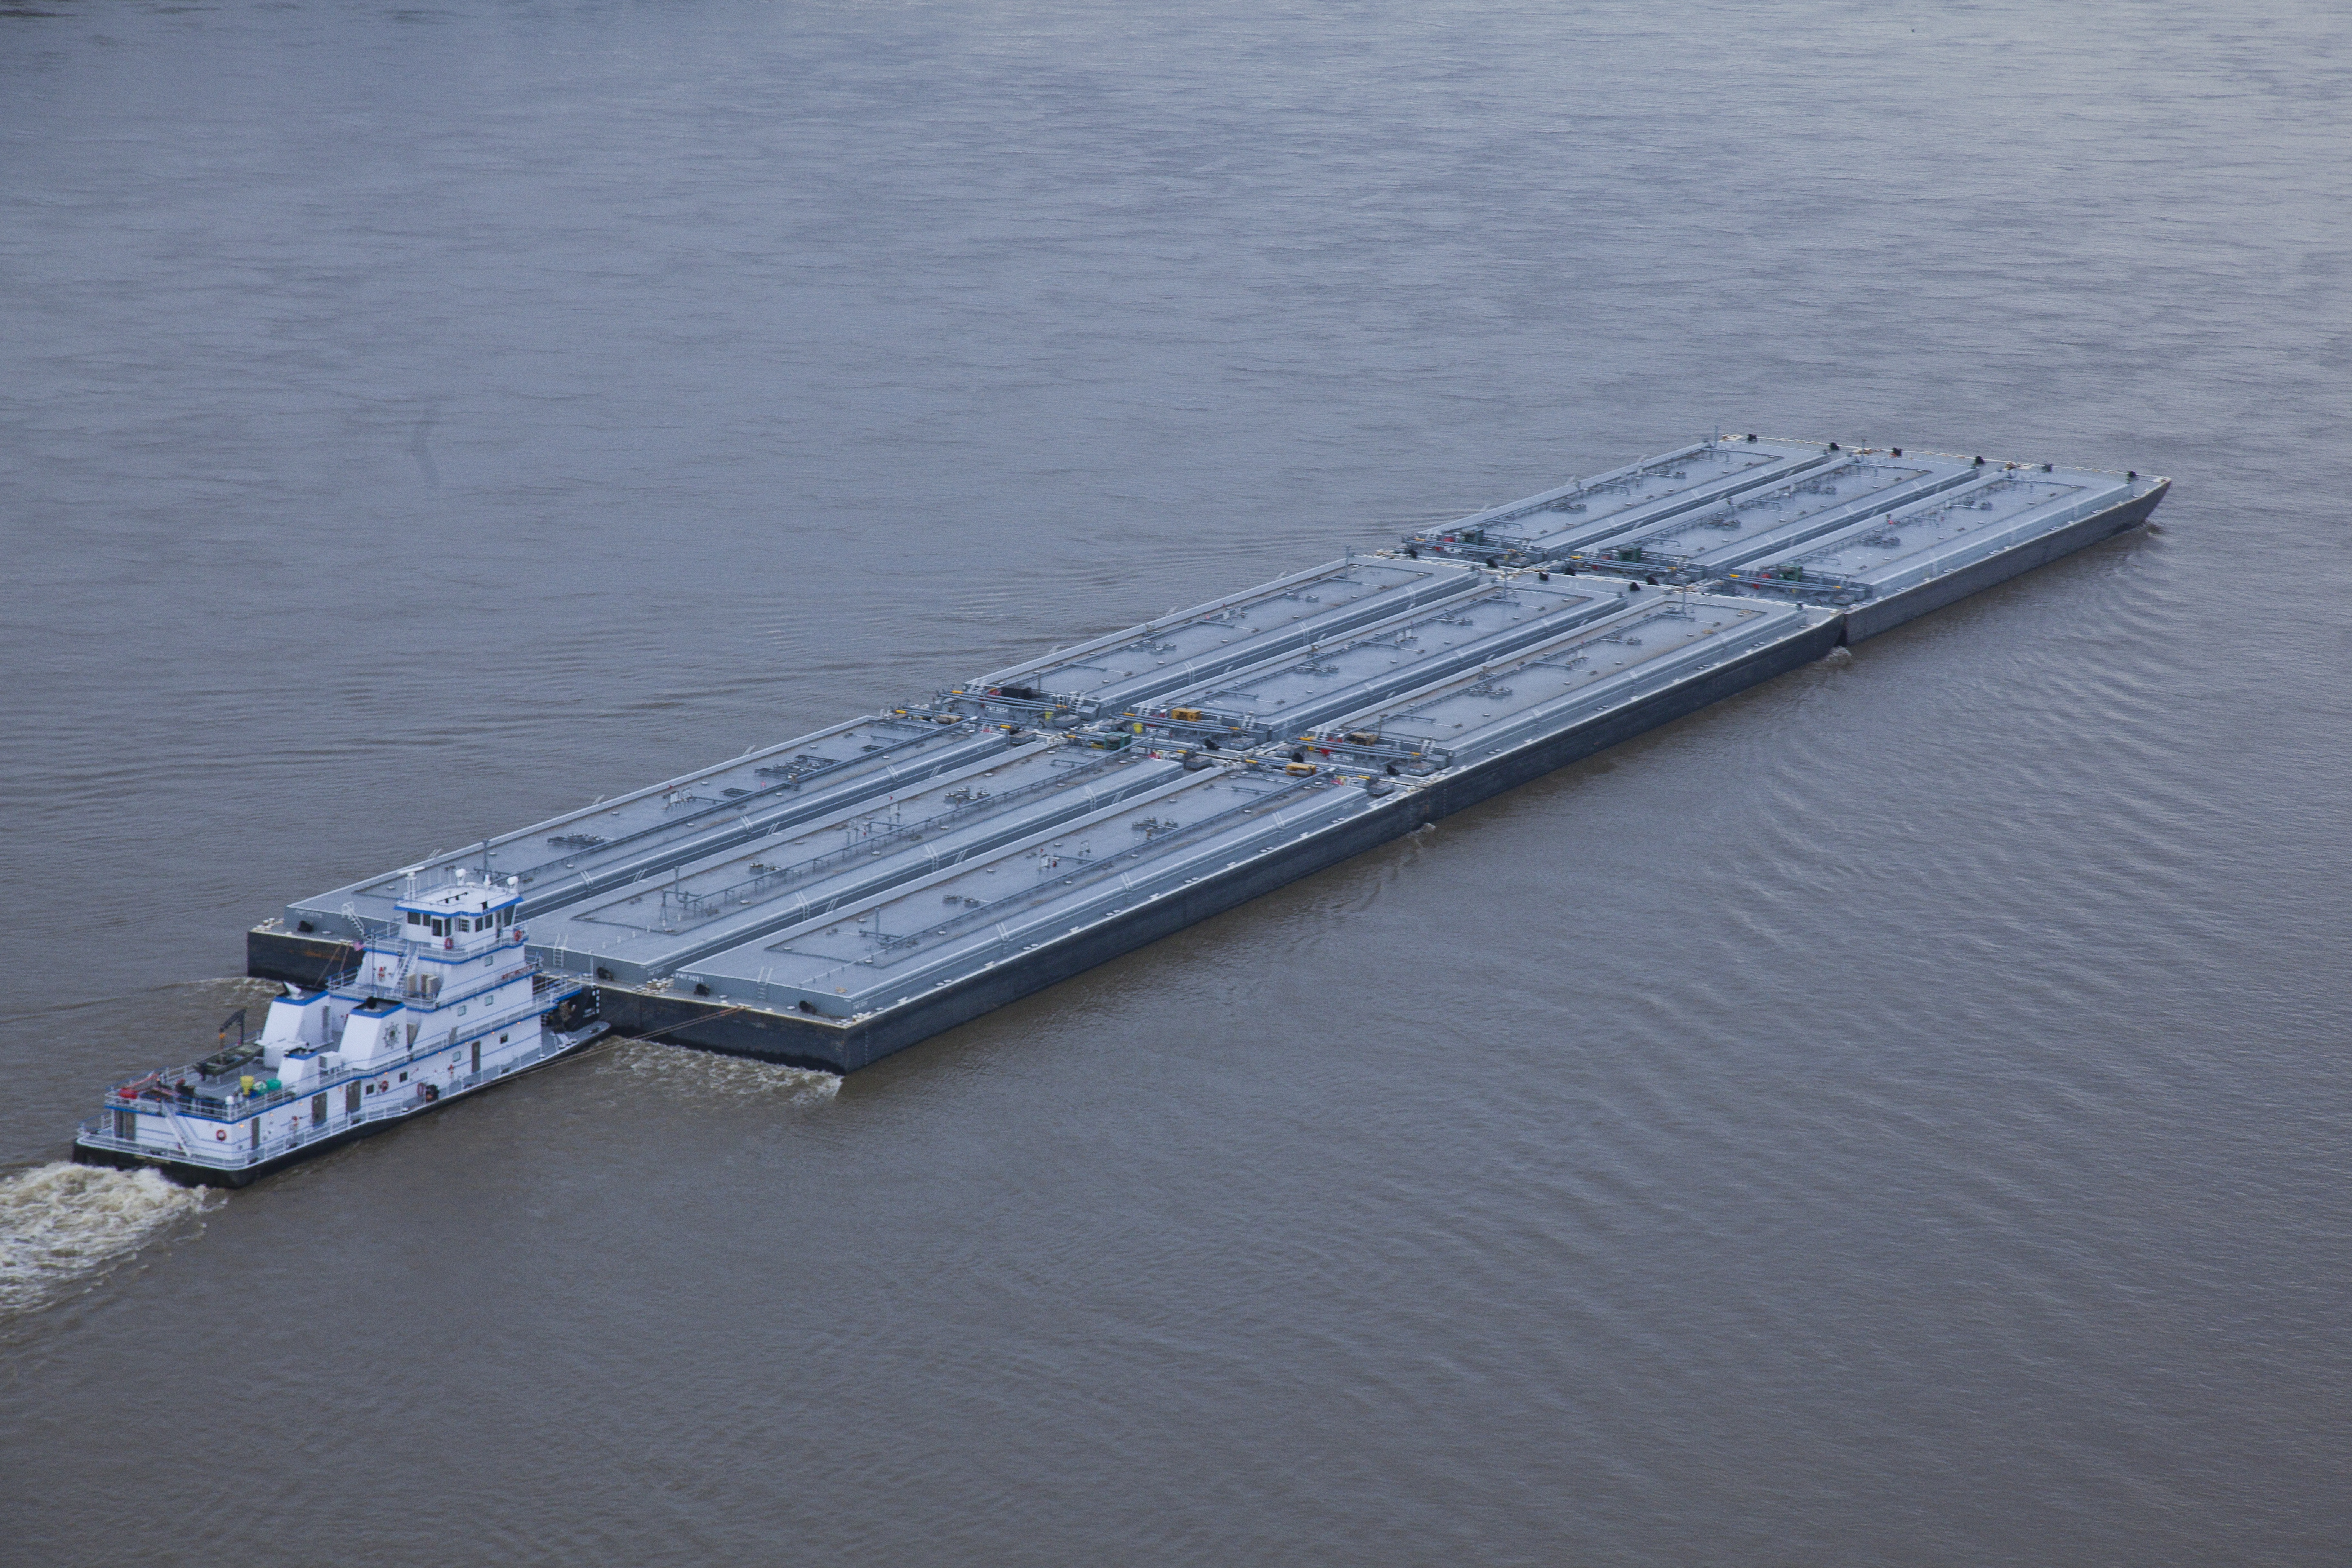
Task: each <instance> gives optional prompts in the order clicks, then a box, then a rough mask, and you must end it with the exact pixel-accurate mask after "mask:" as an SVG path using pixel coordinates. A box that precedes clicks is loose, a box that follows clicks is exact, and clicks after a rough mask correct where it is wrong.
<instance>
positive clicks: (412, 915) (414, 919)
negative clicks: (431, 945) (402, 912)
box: [408, 910, 425, 926]
mask: <svg viewBox="0 0 2352 1568" xmlns="http://www.w3.org/2000/svg"><path fill="white" fill-rule="evenodd" d="M408 923H409V924H410V925H413V926H421V925H423V924H424V923H425V917H424V916H423V915H421V914H419V913H418V912H417V911H416V910H409V911H408Z"/></svg>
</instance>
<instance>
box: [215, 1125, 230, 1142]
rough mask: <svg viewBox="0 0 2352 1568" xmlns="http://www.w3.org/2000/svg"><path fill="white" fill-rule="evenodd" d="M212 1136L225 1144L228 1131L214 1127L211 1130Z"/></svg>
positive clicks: (224, 1128)
mask: <svg viewBox="0 0 2352 1568" xmlns="http://www.w3.org/2000/svg"><path fill="white" fill-rule="evenodd" d="M213 1136H214V1137H215V1138H217V1139H219V1140H220V1141H221V1142H224V1143H226V1142H228V1129H227V1128H226V1127H215V1128H214V1129H213Z"/></svg>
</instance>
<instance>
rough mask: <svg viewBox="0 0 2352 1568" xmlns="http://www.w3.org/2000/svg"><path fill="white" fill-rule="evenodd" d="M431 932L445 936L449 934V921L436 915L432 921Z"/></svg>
mask: <svg viewBox="0 0 2352 1568" xmlns="http://www.w3.org/2000/svg"><path fill="white" fill-rule="evenodd" d="M433 934H434V935H435V936H447V935H448V934H449V922H448V921H446V920H442V919H440V918H439V917H437V916H436V917H435V919H434V921H433Z"/></svg>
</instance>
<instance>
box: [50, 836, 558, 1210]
mask: <svg viewBox="0 0 2352 1568" xmlns="http://www.w3.org/2000/svg"><path fill="white" fill-rule="evenodd" d="M442 875H443V876H445V877H446V878H447V880H446V881H445V882H443V883H442V884H441V885H440V886H437V887H435V888H432V889H429V890H427V889H419V888H418V887H417V885H416V882H417V879H415V878H412V879H410V883H411V885H410V887H409V889H407V892H406V896H404V897H403V898H402V899H401V900H399V901H398V902H397V904H396V906H395V909H394V920H393V922H392V924H391V926H390V929H389V931H386V932H384V933H383V934H381V935H379V934H376V933H375V932H373V931H370V932H369V933H367V934H366V936H365V937H364V938H363V939H362V941H361V942H359V943H358V944H357V953H356V957H357V963H356V965H355V967H353V968H352V969H351V970H350V971H348V972H347V973H344V974H342V975H341V976H339V977H337V978H336V979H334V980H333V981H331V983H329V984H328V985H327V986H326V988H325V989H323V990H320V991H317V992H309V993H306V992H304V991H303V990H301V989H299V988H297V987H294V986H291V985H289V987H288V994H286V995H285V996H282V997H280V998H278V1000H277V1001H275V1002H272V1003H271V1004H270V1005H269V1015H268V1020H267V1022H266V1023H265V1024H264V1025H263V1026H262V1031H261V1037H260V1038H259V1039H258V1040H256V1041H254V1042H252V1043H251V1044H247V1042H246V1039H245V1030H244V1018H243V1015H242V1013H241V1012H240V1013H238V1014H234V1015H232V1016H231V1017H230V1022H231V1023H234V1024H236V1026H237V1043H236V1045H235V1046H230V1045H228V1044H227V1027H226V1026H223V1028H222V1031H221V1042H220V1048H219V1049H217V1050H216V1051H215V1052H214V1054H213V1055H211V1056H209V1057H206V1058H205V1059H204V1060H202V1061H200V1062H197V1063H195V1064H194V1066H192V1067H185V1068H166V1069H163V1070H162V1071H158V1072H151V1073H147V1074H144V1075H143V1076H142V1077H139V1078H135V1079H129V1080H127V1081H125V1082H122V1083H119V1084H116V1085H115V1086H114V1087H113V1088H112V1089H109V1090H108V1091H107V1096H106V1104H105V1108H104V1110H103V1111H102V1112H101V1113H100V1115H99V1116H97V1117H95V1118H93V1119H91V1120H90V1121H85V1122H83V1123H82V1124H81V1129H80V1131H79V1134H78V1135H77V1136H76V1137H75V1139H74V1158H75V1159H77V1160H79V1161H81V1162H82V1163H86V1164H100V1165H121V1166H139V1165H152V1166H154V1167H155V1168H157V1169H158V1170H160V1171H162V1172H163V1173H165V1174H166V1175H169V1176H171V1177H173V1179H175V1180H178V1181H182V1182H188V1183H201V1184H205V1185H207V1186H222V1187H242V1186H245V1185H246V1184H248V1183H251V1182H253V1181H256V1180H257V1179H258V1178H260V1177H262V1176H265V1175H268V1173H271V1172H272V1171H276V1170H278V1169H280V1168H282V1167H284V1166H287V1165H290V1164H292V1163H294V1162H295V1161H297V1160H302V1159H308V1158H309V1157H310V1156H311V1155H313V1154H320V1153H324V1152H326V1151H327V1150H329V1149H331V1148H334V1147H336V1146H338V1145H340V1144H342V1143H346V1142H351V1141H352V1139H354V1138H363V1137H366V1136H367V1135H368V1134H370V1133H373V1132H376V1131H382V1130H383V1128H384V1127H387V1126H389V1125H391V1124H392V1123H394V1122H397V1121H405V1120H406V1119H408V1118H409V1117H412V1116H417V1115H421V1114H423V1113H424V1112H425V1111H426V1110H432V1109H433V1108H434V1107H436V1106H437V1105H441V1104H445V1103H446V1102H447V1101H449V1100H454V1099H456V1098H457V1097H458V1096H460V1095H464V1094H470V1093H472V1092H473V1091H475V1090H477V1089H485V1088H488V1086H489V1085H491V1084H493V1083H496V1082H498V1081H499V1080H500V1079H507V1078H511V1077H513V1076H514V1075H515V1074H516V1073H519V1072H523V1071H526V1070H528V1069H530V1068H535V1067H541V1066H544V1065H545V1064H546V1063H548V1062H551V1061H553V1060H554V1059H555V1058H558V1057H560V1056H562V1055H563V1054H565V1053H566V1052H568V1051H571V1050H572V1049H574V1048H576V1047H580V1046H583V1045H585V1044H586V1043H587V1042H588V1041H590V1040H592V1039H593V1038H595V1037H597V1036H598V1035H600V1034H602V1033H604V1025H603V1024H601V1023H597V1022H595V1021H593V1016H594V1013H595V1011H596V1005H595V994H594V993H593V991H589V990H586V989H585V988H583V986H581V985H579V984H575V983H572V982H570V981H567V980H564V979H562V978H561V977H559V976H552V975H548V974H544V973H541V971H540V967H539V964H538V963H537V962H536V961H534V960H533V959H531V958H530V956H529V954H528V952H527V950H526V949H525V947H524V940H525V938H524V931H523V928H522V926H521V925H520V923H519V922H518V921H517V920H516V914H517V906H518V905H519V904H520V902H521V901H522V900H521V894H520V891H519V890H518V889H517V885H516V884H515V882H514V881H513V879H508V880H507V881H505V882H503V883H501V882H498V881H494V880H491V879H488V878H486V877H483V876H479V875H477V874H475V873H472V872H470V871H469V870H468V869H467V868H462V867H459V868H451V869H450V870H448V871H446V872H444V873H442ZM375 923H381V922H375Z"/></svg>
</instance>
